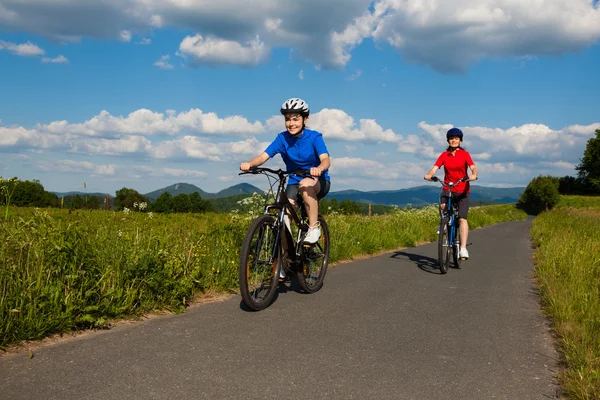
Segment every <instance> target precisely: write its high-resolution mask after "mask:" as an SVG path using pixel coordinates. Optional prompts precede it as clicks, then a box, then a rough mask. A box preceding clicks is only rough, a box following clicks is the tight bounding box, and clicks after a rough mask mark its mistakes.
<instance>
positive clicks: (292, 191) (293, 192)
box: [285, 176, 331, 201]
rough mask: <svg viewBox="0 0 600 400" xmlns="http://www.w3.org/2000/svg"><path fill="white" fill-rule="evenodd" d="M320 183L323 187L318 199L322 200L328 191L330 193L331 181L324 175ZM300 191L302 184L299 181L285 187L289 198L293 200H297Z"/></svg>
mask: <svg viewBox="0 0 600 400" xmlns="http://www.w3.org/2000/svg"><path fill="white" fill-rule="evenodd" d="M319 185H320V186H321V188H320V190H319V193H317V199H318V200H321V199H322V198H323V197H325V196H327V193H329V187H330V186H331V183H330V182H329V181H328V180H327V179H325V178H324V177H322V176H320V177H319ZM299 193H300V185H299V184H297V183H296V184H294V185H288V186H287V188H285V194H286V195H287V197H288V199H290V200H292V201H297V199H298V195H299Z"/></svg>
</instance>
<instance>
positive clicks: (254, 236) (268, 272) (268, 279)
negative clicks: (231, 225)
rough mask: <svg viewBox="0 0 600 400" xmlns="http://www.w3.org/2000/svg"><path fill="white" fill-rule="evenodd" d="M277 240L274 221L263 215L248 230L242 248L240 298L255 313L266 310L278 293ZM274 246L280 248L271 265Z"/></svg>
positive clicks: (279, 255) (279, 254)
mask: <svg viewBox="0 0 600 400" xmlns="http://www.w3.org/2000/svg"><path fill="white" fill-rule="evenodd" d="M276 237H277V232H276V231H275V219H274V218H273V217H272V216H270V215H261V216H260V217H258V218H256V219H255V220H254V221H253V222H252V224H251V225H250V227H249V228H248V231H247V232H246V237H245V238H244V242H243V244H242V251H241V253H240V264H239V267H238V275H239V283H240V294H241V295H242V299H243V301H244V303H245V304H246V305H247V306H248V308H250V309H251V310H254V311H260V310H263V309H265V308H267V307H268V306H269V305H270V304H271V302H272V301H273V297H274V296H275V292H276V291H277V286H278V284H279V271H280V270H281V248H280V247H279V243H276ZM275 246H277V247H278V248H277V250H276V251H277V253H276V257H275V259H274V260H273V261H271V255H272V254H273V250H274V249H275Z"/></svg>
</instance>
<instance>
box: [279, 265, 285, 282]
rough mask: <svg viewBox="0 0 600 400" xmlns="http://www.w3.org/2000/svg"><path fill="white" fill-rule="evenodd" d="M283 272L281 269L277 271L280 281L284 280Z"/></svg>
mask: <svg viewBox="0 0 600 400" xmlns="http://www.w3.org/2000/svg"><path fill="white" fill-rule="evenodd" d="M285 276H286V275H285V270H284V269H283V268H281V270H280V271H279V279H281V280H282V281H283V280H285Z"/></svg>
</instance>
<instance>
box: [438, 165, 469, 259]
mask: <svg viewBox="0 0 600 400" xmlns="http://www.w3.org/2000/svg"><path fill="white" fill-rule="evenodd" d="M434 178H435V179H434ZM468 180H469V178H468V177H464V178H461V179H459V180H458V181H456V182H448V184H447V186H448V191H447V192H445V191H444V183H443V182H442V181H441V180H440V179H439V178H437V177H433V178H432V181H434V182H440V183H441V185H442V189H441V192H440V200H439V205H440V222H441V221H443V220H444V212H446V213H447V214H448V225H447V226H448V246H450V247H454V246H455V245H457V244H458V243H455V241H456V236H457V235H456V231H457V229H459V226H458V225H459V223H458V210H457V209H456V207H455V206H454V202H453V194H456V192H455V191H454V188H455V187H456V185H458V184H459V183H461V182H466V181H468ZM445 193H448V201H447V202H446V209H445V210H442V197H443V196H444V194H445Z"/></svg>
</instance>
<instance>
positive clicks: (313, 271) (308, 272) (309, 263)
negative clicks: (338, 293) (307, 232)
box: [296, 215, 330, 293]
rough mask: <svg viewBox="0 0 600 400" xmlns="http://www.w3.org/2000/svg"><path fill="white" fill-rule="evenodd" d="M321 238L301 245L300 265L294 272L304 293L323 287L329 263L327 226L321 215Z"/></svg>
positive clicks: (316, 290)
mask: <svg viewBox="0 0 600 400" xmlns="http://www.w3.org/2000/svg"><path fill="white" fill-rule="evenodd" d="M319 223H320V225H321V238H320V239H319V241H318V242H317V243H315V244H314V245H302V251H303V255H302V260H303V261H302V265H301V266H300V268H299V271H297V272H296V278H297V279H298V284H299V285H300V287H301V288H302V290H303V291H305V292H306V293H315V292H318V291H319V290H320V289H321V288H322V287H323V281H324V279H325V274H326V273H327V264H328V263H329V251H330V236H329V226H328V225H327V222H326V221H325V218H323V217H322V216H321V215H319Z"/></svg>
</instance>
